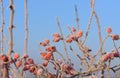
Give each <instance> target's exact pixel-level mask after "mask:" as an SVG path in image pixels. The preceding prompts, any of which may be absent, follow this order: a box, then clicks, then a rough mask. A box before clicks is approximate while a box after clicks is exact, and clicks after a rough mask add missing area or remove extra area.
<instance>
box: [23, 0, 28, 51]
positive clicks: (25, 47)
mask: <svg viewBox="0 0 120 78" xmlns="http://www.w3.org/2000/svg"><path fill="white" fill-rule="evenodd" d="M24 12H25V18H24V27H25V40H24V53H27V45H28V8H27V0H24Z"/></svg>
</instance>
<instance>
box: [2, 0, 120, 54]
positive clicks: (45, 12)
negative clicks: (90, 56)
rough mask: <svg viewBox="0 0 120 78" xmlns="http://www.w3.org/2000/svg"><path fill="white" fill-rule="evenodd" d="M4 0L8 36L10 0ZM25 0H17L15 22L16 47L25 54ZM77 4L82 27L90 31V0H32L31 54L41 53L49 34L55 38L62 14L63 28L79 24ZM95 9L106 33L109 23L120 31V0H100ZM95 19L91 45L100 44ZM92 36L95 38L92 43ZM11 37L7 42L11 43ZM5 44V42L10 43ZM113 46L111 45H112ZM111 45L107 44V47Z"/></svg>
mask: <svg viewBox="0 0 120 78" xmlns="http://www.w3.org/2000/svg"><path fill="white" fill-rule="evenodd" d="M3 1H4V8H5V27H4V32H5V36H6V37H8V29H7V28H8V25H9V8H8V5H9V0H3ZM23 2H24V0H14V3H15V18H14V25H15V26H16V28H15V29H14V30H13V33H14V50H15V51H16V52H19V53H21V54H22V52H23V41H24V5H23ZM74 5H77V7H78V16H79V19H80V28H81V29H82V30H83V31H86V28H87V23H88V20H89V16H90V7H89V0H28V14H29V20H28V22H29V23H28V26H29V42H28V45H29V46H28V48H29V49H28V53H30V55H36V54H39V46H38V43H39V42H40V41H42V40H43V39H45V38H49V39H50V40H52V37H51V34H52V33H54V32H58V28H57V25H56V20H55V17H56V16H58V18H59V20H60V24H61V27H62V29H63V32H64V33H66V32H67V31H68V29H67V26H68V25H69V26H75V25H76V23H75V11H74ZM95 10H96V12H97V14H98V17H99V20H100V24H101V29H102V34H103V35H104V34H105V32H104V31H105V27H108V26H111V28H112V29H113V33H118V34H120V31H119V28H120V0H96V4H95ZM94 22H95V20H93V23H92V25H91V30H92V31H91V36H89V37H90V40H88V45H89V46H90V47H91V48H93V47H95V48H96V45H97V41H96V40H97V33H96V32H97V26H96V25H95V23H94ZM91 40H92V41H93V40H94V42H95V44H93V43H92V46H91ZM7 41H8V38H6V41H5V44H6V45H7ZM6 45H5V46H6ZM108 47H109V46H108ZM106 48H107V47H106Z"/></svg>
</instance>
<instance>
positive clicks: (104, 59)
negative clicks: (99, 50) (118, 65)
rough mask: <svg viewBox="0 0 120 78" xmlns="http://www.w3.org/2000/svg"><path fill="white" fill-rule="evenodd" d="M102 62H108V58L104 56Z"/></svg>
mask: <svg viewBox="0 0 120 78" xmlns="http://www.w3.org/2000/svg"><path fill="white" fill-rule="evenodd" d="M101 59H102V61H104V62H106V61H107V60H108V56H107V55H106V54H104V55H102V58H101Z"/></svg>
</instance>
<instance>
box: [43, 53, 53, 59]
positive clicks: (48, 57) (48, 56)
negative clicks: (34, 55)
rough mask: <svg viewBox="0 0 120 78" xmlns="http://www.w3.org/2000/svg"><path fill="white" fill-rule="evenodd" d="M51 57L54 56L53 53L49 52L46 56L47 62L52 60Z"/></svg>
mask: <svg viewBox="0 0 120 78" xmlns="http://www.w3.org/2000/svg"><path fill="white" fill-rule="evenodd" d="M51 56H52V53H51V52H47V54H46V55H45V60H50V58H51Z"/></svg>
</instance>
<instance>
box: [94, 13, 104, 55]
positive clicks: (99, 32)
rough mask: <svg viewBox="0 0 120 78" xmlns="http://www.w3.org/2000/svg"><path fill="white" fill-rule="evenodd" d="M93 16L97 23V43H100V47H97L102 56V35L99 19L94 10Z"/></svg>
mask: <svg viewBox="0 0 120 78" xmlns="http://www.w3.org/2000/svg"><path fill="white" fill-rule="evenodd" d="M94 16H95V19H96V23H97V25H98V37H99V43H100V47H99V50H98V51H99V52H100V57H101V56H102V37H101V31H100V23H99V19H98V16H97V14H96V12H95V11H94Z"/></svg>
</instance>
